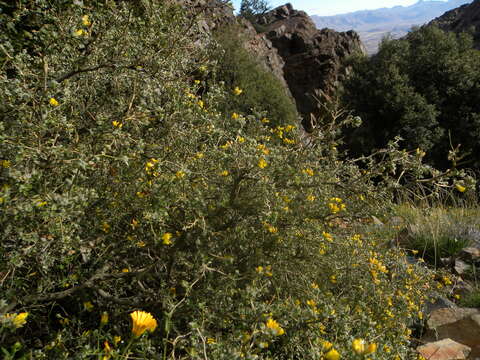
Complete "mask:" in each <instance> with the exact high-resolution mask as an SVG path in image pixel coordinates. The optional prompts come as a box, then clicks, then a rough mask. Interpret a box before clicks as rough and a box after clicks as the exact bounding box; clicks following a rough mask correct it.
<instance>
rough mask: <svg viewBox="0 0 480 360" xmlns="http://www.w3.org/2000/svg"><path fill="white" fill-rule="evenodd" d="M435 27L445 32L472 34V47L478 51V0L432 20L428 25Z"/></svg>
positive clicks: (479, 43) (479, 24) (479, 45)
mask: <svg viewBox="0 0 480 360" xmlns="http://www.w3.org/2000/svg"><path fill="white" fill-rule="evenodd" d="M432 24H433V25H437V26H438V27H439V28H440V29H442V30H445V31H454V32H456V33H460V32H464V31H467V32H470V31H471V32H472V34H473V38H474V42H475V44H474V46H475V48H476V49H479V50H480V0H475V1H473V2H472V3H471V4H466V5H463V6H460V7H458V8H456V9H453V10H450V11H447V12H446V13H445V14H443V15H442V16H440V17H438V18H436V19H434V20H432V21H431V22H430V23H429V25H432Z"/></svg>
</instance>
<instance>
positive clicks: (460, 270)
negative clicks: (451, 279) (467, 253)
mask: <svg viewBox="0 0 480 360" xmlns="http://www.w3.org/2000/svg"><path fill="white" fill-rule="evenodd" d="M454 269H455V272H456V273H457V274H458V275H463V274H465V273H467V272H468V271H469V270H470V269H471V265H469V264H467V263H466V262H465V261H462V260H460V259H455V266H454Z"/></svg>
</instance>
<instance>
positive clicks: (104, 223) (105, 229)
mask: <svg viewBox="0 0 480 360" xmlns="http://www.w3.org/2000/svg"><path fill="white" fill-rule="evenodd" d="M102 230H103V232H105V233H108V232H109V231H110V225H109V224H108V223H106V222H103V223H102Z"/></svg>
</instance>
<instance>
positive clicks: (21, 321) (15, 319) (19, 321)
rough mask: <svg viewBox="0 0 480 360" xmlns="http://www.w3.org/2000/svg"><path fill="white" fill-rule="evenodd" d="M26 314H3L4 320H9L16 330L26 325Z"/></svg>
mask: <svg viewBox="0 0 480 360" xmlns="http://www.w3.org/2000/svg"><path fill="white" fill-rule="evenodd" d="M27 317H28V312H22V313H20V314H5V315H4V318H5V319H8V320H11V321H12V324H13V326H15V328H16V329H18V328H21V327H22V326H23V325H25V324H26V323H27Z"/></svg>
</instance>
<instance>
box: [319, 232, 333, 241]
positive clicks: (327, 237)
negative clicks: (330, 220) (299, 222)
mask: <svg viewBox="0 0 480 360" xmlns="http://www.w3.org/2000/svg"><path fill="white" fill-rule="evenodd" d="M322 236H323V238H324V239H325V240H327V241H328V242H332V241H333V236H332V235H331V234H330V233H328V232H325V231H322Z"/></svg>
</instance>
